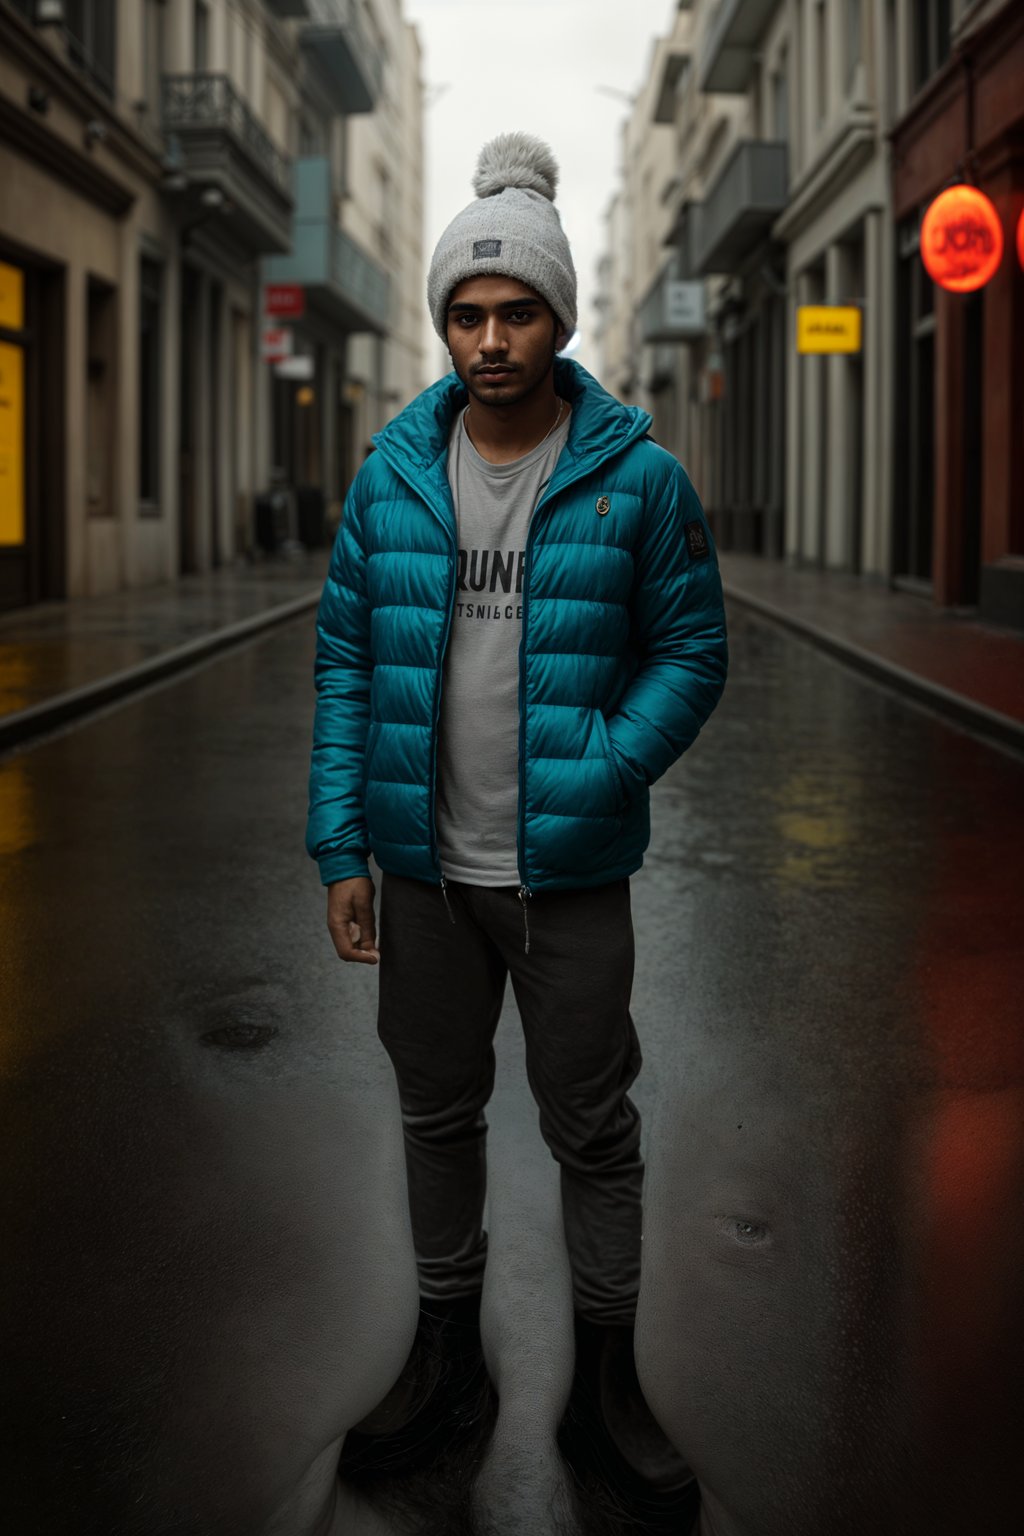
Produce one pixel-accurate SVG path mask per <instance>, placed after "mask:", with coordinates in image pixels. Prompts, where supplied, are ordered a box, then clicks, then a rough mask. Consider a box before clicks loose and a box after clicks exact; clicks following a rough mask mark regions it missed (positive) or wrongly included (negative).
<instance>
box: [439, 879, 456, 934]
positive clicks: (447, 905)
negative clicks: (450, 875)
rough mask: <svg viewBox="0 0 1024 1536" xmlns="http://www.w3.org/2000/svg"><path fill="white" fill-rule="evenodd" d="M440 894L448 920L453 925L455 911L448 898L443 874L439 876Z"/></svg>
mask: <svg viewBox="0 0 1024 1536" xmlns="http://www.w3.org/2000/svg"><path fill="white" fill-rule="evenodd" d="M441 895H442V896H443V897H444V904H445V908H446V910H447V912H448V921H449V922H450V923H451V924H452V926H453V927H454V925H455V913H454V912H453V911H452V904H451V902H450V901H449V900H448V883H447V881H446V880H445V878H444V875H442V876H441Z"/></svg>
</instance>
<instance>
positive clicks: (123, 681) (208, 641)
mask: <svg viewBox="0 0 1024 1536" xmlns="http://www.w3.org/2000/svg"><path fill="white" fill-rule="evenodd" d="M319 601H320V588H319V587H318V588H317V589H316V591H315V592H309V593H306V594H305V596H303V597H295V598H292V599H290V601H289V602H287V603H279V604H278V605H277V606H276V607H274V608H266V609H264V611H263V612H262V613H254V614H250V616H249V617H248V618H247V619H238V620H236V621H235V623H234V624H227V625H225V626H224V628H223V629H215V630H211V631H210V633H209V634H207V635H202V636H201V637H200V638H199V639H198V640H188V641H186V642H185V644H184V645H177V646H175V647H174V648H173V649H172V650H169V651H163V652H162V653H161V654H160V655H159V656H151V657H150V658H149V660H148V661H140V662H138V663H137V664H136V665H135V666H133V667H126V668H125V669H124V671H122V672H114V673H113V674H112V675H111V676H110V677H101V678H98V679H97V681H96V682H94V683H84V684H83V685H82V687H81V688H72V689H71V690H70V691H69V692H67V693H59V694H56V695H55V696H54V698H52V699H44V700H43V702H42V703H41V704H33V705H31V706H30V707H29V708H28V709H19V710H16V711H15V712H14V713H13V714H10V715H5V716H3V717H2V718H0V752H6V751H8V750H9V749H10V748H11V747H15V746H20V745H21V744H22V743H24V742H26V741H30V740H31V739H32V737H34V736H41V735H43V734H44V732H47V731H52V730H54V729H55V727H57V726H59V725H66V724H68V722H69V721H72V720H80V719H82V717H83V716H85V715H91V714H93V713H94V712H95V711H96V710H98V709H102V708H104V706H105V705H107V704H113V703H116V702H117V700H118V699H123V698H126V697H127V696H128V695H129V694H132V693H138V692H139V690H140V689H142V688H147V687H148V686H149V685H150V684H151V683H155V682H159V681H160V680H161V679H163V678H165V677H171V676H173V675H174V673H175V672H182V671H184V670H185V668H186V667H191V666H194V665H195V663H196V662H198V661H203V660H205V659H206V657H208V656H214V655H216V653H217V652H218V651H226V650H230V649H231V647H232V646H236V645H240V644H241V643H242V642H243V641H244V640H248V639H250V638H251V637H252V636H253V635H258V634H260V633H261V632H262V631H263V630H265V629H273V628H274V627H275V626H276V625H278V624H286V623H287V622H288V620H289V619H294V618H297V617H298V616H299V615H300V614H302V613H306V612H308V611H309V609H311V608H315V607H316V606H317V604H318V602H319Z"/></svg>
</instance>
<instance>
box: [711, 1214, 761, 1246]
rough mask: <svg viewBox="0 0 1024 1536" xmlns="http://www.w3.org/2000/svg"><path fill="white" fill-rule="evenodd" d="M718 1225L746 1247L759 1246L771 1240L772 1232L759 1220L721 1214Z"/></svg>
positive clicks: (725, 1233) (727, 1235)
mask: <svg viewBox="0 0 1024 1536" xmlns="http://www.w3.org/2000/svg"><path fill="white" fill-rule="evenodd" d="M718 1225H719V1228H720V1229H721V1231H722V1232H723V1233H724V1235H725V1236H726V1237H731V1238H732V1239H733V1240H734V1241H735V1242H737V1243H742V1244H743V1246H744V1247H745V1248H757V1247H759V1246H760V1245H761V1244H763V1243H768V1242H770V1241H771V1232H770V1231H769V1229H768V1228H767V1227H765V1226H762V1225H761V1223H760V1222H758V1221H747V1219H746V1217H744V1216H719V1218H718Z"/></svg>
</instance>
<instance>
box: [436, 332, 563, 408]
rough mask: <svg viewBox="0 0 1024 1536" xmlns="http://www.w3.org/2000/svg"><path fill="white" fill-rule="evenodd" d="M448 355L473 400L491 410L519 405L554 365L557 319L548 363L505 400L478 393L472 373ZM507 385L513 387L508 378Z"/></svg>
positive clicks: (556, 345)
mask: <svg viewBox="0 0 1024 1536" xmlns="http://www.w3.org/2000/svg"><path fill="white" fill-rule="evenodd" d="M448 356H449V357H450V358H451V361H452V367H453V368H454V369H455V372H456V373H457V374H458V376H459V378H460V379H461V380H462V383H463V384H464V385H465V386H466V389H467V390H468V391H469V394H470V395H471V396H472V398H473V399H474V400H476V401H477V402H478V403H479V404H480V405H486V406H489V407H490V408H491V409H492V410H507V409H508V407H509V406H513V405H521V404H522V403H523V401H524V400H526V399H528V398H529V396H530V395H531V394H532V393H533V391H534V390H535V389H539V388H540V386H541V385H542V384H543V382H544V380H545V379H546V378H547V377H548V375H549V374H550V373H551V370H552V368H553V367H554V364H555V358H556V357H557V356H558V321H557V320H556V321H555V328H554V332H553V334H552V337H551V355H550V357H549V358H548V364H547V367H546V368H545V369H544V372H543V373H542V374H541V375H540V377H539V378H538V379H537V380H536V381H535V382H534V383H533V384H528V385H527V386H526V387H525V388H524V389H521V390H519V391H518V392H517V393H516V394H514V395H513V396H511V398H509V399H506V400H495V399H493V397H492V396H490V395H482V394H478V392H477V391H476V390H475V389H474V388H473V376H472V374H468V373H461V372H460V371H459V366H458V364H457V363H456V361H455V358H454V357H452V354H451V353H450V352H449V354H448ZM515 377H516V375H515V374H513V380H514V379H515ZM509 387H512V388H514V384H513V383H512V381H511V380H510V384H509Z"/></svg>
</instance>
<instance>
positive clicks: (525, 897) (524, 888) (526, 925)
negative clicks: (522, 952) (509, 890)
mask: <svg viewBox="0 0 1024 1536" xmlns="http://www.w3.org/2000/svg"><path fill="white" fill-rule="evenodd" d="M532 895H533V892H532V891H531V890H530V887H529V886H528V885H521V886H520V887H519V900H520V901H521V902H522V904H523V932H524V934H525V935H526V953H527V954H529V953H530V918H529V914H528V912H527V910H526V903H527V902H528V901H529V899H530V897H531V896H532Z"/></svg>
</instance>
